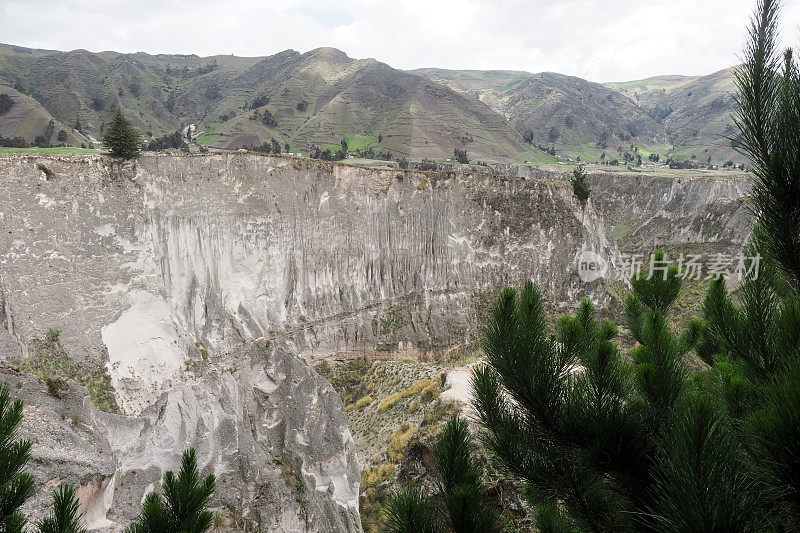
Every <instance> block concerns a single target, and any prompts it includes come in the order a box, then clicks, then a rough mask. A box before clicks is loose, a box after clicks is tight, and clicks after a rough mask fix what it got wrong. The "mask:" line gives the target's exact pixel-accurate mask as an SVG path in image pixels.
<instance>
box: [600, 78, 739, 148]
mask: <svg viewBox="0 0 800 533" xmlns="http://www.w3.org/2000/svg"><path fill="white" fill-rule="evenodd" d="M733 73H734V69H733V68H729V69H725V70H721V71H719V72H715V73H713V74H710V75H708V76H702V77H688V78H683V79H678V78H680V77H663V78H661V79H660V81H661V82H662V83H661V85H660V86H659V84H658V83H656V81H657V80H656V79H651V80H650V81H651V82H653V83H647V82H648V80H642V81H641V82H628V83H625V84H613V85H615V86H616V87H618V88H619V90H620V91H621V92H622V93H623V94H626V95H630V96H632V97H633V98H634V99H635V100H636V101H637V102H638V104H639V106H640V107H641V108H642V109H643V110H644V111H645V113H647V114H648V115H650V116H651V117H652V118H653V119H654V120H656V121H657V122H659V123H660V124H663V126H664V128H665V130H666V133H667V135H668V137H669V139H670V142H671V143H672V145H673V149H672V150H671V152H670V153H671V154H674V155H675V156H676V157H679V158H681V159H695V160H696V161H698V162H701V163H708V162H709V158H710V161H711V162H713V163H723V162H725V161H728V160H732V161H734V162H736V163H743V162H744V160H743V158H742V156H741V155H739V154H738V153H737V152H736V151H735V150H734V149H733V147H732V146H731V137H732V136H734V135H735V133H736V128H735V126H734V123H733V118H732V116H731V112H732V111H733V108H734V100H733V96H732V93H734V92H735V89H736V87H735V83H734V77H733ZM670 78H675V79H674V80H673V83H669V81H670ZM674 82H677V83H674ZM610 85H611V84H610Z"/></svg>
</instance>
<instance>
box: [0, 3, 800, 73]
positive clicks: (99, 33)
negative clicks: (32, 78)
mask: <svg viewBox="0 0 800 533" xmlns="http://www.w3.org/2000/svg"><path fill="white" fill-rule="evenodd" d="M343 4H344V5H336V4H335V3H332V2H324V1H316V0H306V1H302V0H301V1H293V0H280V1H245V0H191V1H188V0H60V1H57V2H55V1H44V0H0V42H3V43H7V44H17V45H21V46H28V47H35V48H50V49H57V50H74V49H77V48H85V49H87V50H90V51H93V52H98V51H102V50H116V51H119V52H137V51H143V52H150V53H196V54H199V55H203V56H205V55H214V54H235V55H246V56H262V55H270V54H274V53H276V52H279V51H281V50H285V49H287V48H293V49H295V50H298V51H300V52H305V51H308V50H311V49H313V48H316V47H319V46H333V47H336V48H340V49H342V50H344V51H345V52H347V54H348V55H349V56H351V57H356V58H365V57H374V58H376V59H378V60H380V61H383V62H386V63H388V64H390V65H392V66H393V67H396V68H403V69H412V68H417V67H442V68H454V69H517V70H526V71H531V72H540V71H555V72H561V73H564V74H572V75H576V76H581V77H583V78H587V79H590V80H593V81H600V82H605V81H621V80H631V79H638V78H644V77H648V76H653V75H657V74H709V73H711V72H715V71H717V70H720V69H723V68H726V67H729V66H732V65H734V64H735V63H736V62H737V59H736V58H737V53H738V51H739V50H740V49H741V47H742V43H743V41H744V36H745V25H746V23H747V21H748V18H749V16H750V13H751V11H752V9H753V7H754V5H755V0H457V1H451V0H446V1H437V0H398V1H396V2H385V1H377V0H348V1H347V2H346V3H343ZM783 21H784V27H785V29H786V31H785V33H784V36H785V38H786V42H787V43H788V44H792V45H795V44H797V42H798V35H800V31H798V27H800V0H788V1H787V2H785V7H784V11H783Z"/></svg>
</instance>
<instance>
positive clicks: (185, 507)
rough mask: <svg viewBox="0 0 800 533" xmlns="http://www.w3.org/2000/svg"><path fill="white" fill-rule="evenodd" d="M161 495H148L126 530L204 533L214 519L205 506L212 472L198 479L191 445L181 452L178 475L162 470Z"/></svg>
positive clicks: (211, 489) (212, 483) (131, 532)
mask: <svg viewBox="0 0 800 533" xmlns="http://www.w3.org/2000/svg"><path fill="white" fill-rule="evenodd" d="M163 486H164V495H163V496H161V495H160V494H158V493H156V492H151V493H150V494H148V495H147V497H146V498H145V500H144V503H143V504H142V514H141V516H140V517H139V519H138V520H137V521H136V522H134V523H133V524H131V525H130V526H129V527H128V530H127V531H128V533H175V532H180V533H204V532H205V531H208V529H209V528H210V527H211V524H212V522H213V515H212V513H211V511H209V510H208V509H206V506H207V505H208V502H209V500H210V499H211V496H212V495H213V494H214V490H215V486H216V482H215V478H214V476H213V475H208V476H206V478H205V479H203V480H201V479H200V472H199V470H198V469H197V456H196V454H195V451H194V449H192V448H190V449H188V450H186V451H185V452H183V457H182V459H181V469H180V472H178V475H177V476H175V474H173V473H172V471H168V472H167V473H166V474H164V483H163Z"/></svg>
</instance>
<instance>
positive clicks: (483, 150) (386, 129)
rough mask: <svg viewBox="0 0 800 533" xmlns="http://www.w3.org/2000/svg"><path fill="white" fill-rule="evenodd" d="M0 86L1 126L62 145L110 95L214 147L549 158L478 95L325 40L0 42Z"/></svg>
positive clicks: (161, 127)
mask: <svg viewBox="0 0 800 533" xmlns="http://www.w3.org/2000/svg"><path fill="white" fill-rule="evenodd" d="M0 93H5V94H8V95H10V96H11V98H12V99H13V100H14V106H13V107H12V108H11V110H10V111H8V112H7V113H5V114H3V115H0V135H2V136H3V137H7V138H8V137H13V136H21V137H23V138H25V139H26V140H27V141H29V142H31V141H33V139H34V138H35V137H36V136H39V135H45V136H47V135H48V133H49V136H48V140H49V141H50V142H52V143H53V144H56V143H57V137H58V132H59V131H61V130H62V129H64V130H65V131H66V132H67V139H66V141H65V142H66V143H67V144H73V145H78V144H81V143H90V142H91V140H92V139H99V138H100V137H101V135H102V132H103V129H104V128H105V124H106V123H107V122H108V121H109V120H110V118H111V115H112V113H113V111H114V109H116V107H117V106H119V107H121V108H122V110H123V112H124V113H125V115H126V116H127V117H128V118H130V119H131V120H132V121H133V122H134V125H135V126H136V127H137V128H139V129H140V130H141V131H142V132H145V133H146V136H148V137H158V136H162V135H166V134H169V133H172V132H174V131H176V130H178V129H181V130H184V131H185V128H186V127H187V126H189V125H194V126H193V127H192V128H191V132H192V134H193V138H194V139H195V140H196V141H197V142H200V143H202V144H205V145H208V146H213V147H219V148H241V147H249V146H258V145H260V144H262V143H263V142H269V141H270V140H271V139H273V138H274V139H276V140H277V141H278V142H279V143H280V144H281V146H282V147H283V146H284V145H285V144H289V145H290V149H291V150H294V151H301V152H305V153H308V151H309V150H311V148H312V147H313V146H316V147H320V148H323V149H324V148H326V147H331V148H335V147H339V146H340V141H341V140H342V139H343V138H344V139H346V140H347V141H348V146H349V148H350V149H351V150H355V149H359V148H360V149H363V148H373V149H374V150H375V151H376V152H389V153H391V155H392V157H400V156H403V157H408V158H411V159H422V158H436V159H445V158H449V157H452V154H453V149H454V148H459V149H466V150H467V153H468V155H469V157H470V159H472V160H487V161H505V162H523V161H534V162H552V161H553V159H552V158H550V157H549V156H547V155H546V154H544V153H543V152H541V151H539V150H536V149H534V148H532V147H530V146H529V145H526V144H525V143H524V142H523V141H522V138H521V136H520V134H519V133H518V132H516V131H515V130H514V129H513V128H512V127H510V126H509V124H508V123H507V122H506V121H505V120H504V119H503V117H501V116H498V115H497V114H496V113H493V112H492V111H491V110H490V109H489V108H488V107H487V106H486V105H484V104H482V103H480V102H478V101H475V100H474V99H471V98H468V97H466V96H465V95H463V94H461V93H460V92H457V91H454V90H452V89H451V88H448V87H446V86H444V85H440V84H437V83H434V82H432V81H431V80H428V79H427V78H424V77H421V76H417V75H414V74H412V73H408V72H404V71H400V70H397V69H393V68H391V67H389V66H388V65H386V64H384V63H380V62H378V61H375V60H374V59H363V60H356V59H352V58H349V57H348V56H347V55H346V54H344V53H343V52H341V51H339V50H335V49H331V48H320V49H316V50H312V51H310V52H308V53H305V54H301V53H298V52H295V51H293V50H287V51H284V52H281V53H279V54H275V55H273V56H270V57H255V58H242V57H234V56H214V57H206V58H201V57H198V56H194V55H189V56H186V55H149V54H144V53H136V54H119V53H115V52H102V53H90V52H87V51H84V50H76V51H72V52H57V51H48V50H32V49H27V48H21V47H17V46H9V45H0ZM265 117H267V118H265ZM51 120H52V121H53V126H52V127H50V126H48V124H50V121H51ZM77 126H79V127H77ZM48 128H49V129H51V130H53V131H54V132H53V131H48Z"/></svg>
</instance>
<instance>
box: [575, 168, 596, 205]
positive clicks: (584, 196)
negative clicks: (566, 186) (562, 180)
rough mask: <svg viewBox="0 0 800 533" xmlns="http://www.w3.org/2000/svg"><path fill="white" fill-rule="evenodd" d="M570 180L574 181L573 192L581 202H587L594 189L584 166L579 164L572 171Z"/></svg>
mask: <svg viewBox="0 0 800 533" xmlns="http://www.w3.org/2000/svg"><path fill="white" fill-rule="evenodd" d="M570 181H571V182H572V192H574V193H575V196H577V197H578V199H579V200H580V201H581V202H586V200H588V199H589V195H590V194H592V189H591V188H590V187H589V181H588V180H587V179H586V172H585V171H584V170H583V167H582V166H578V168H576V169H575V170H573V171H572V178H571V179H570Z"/></svg>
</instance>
